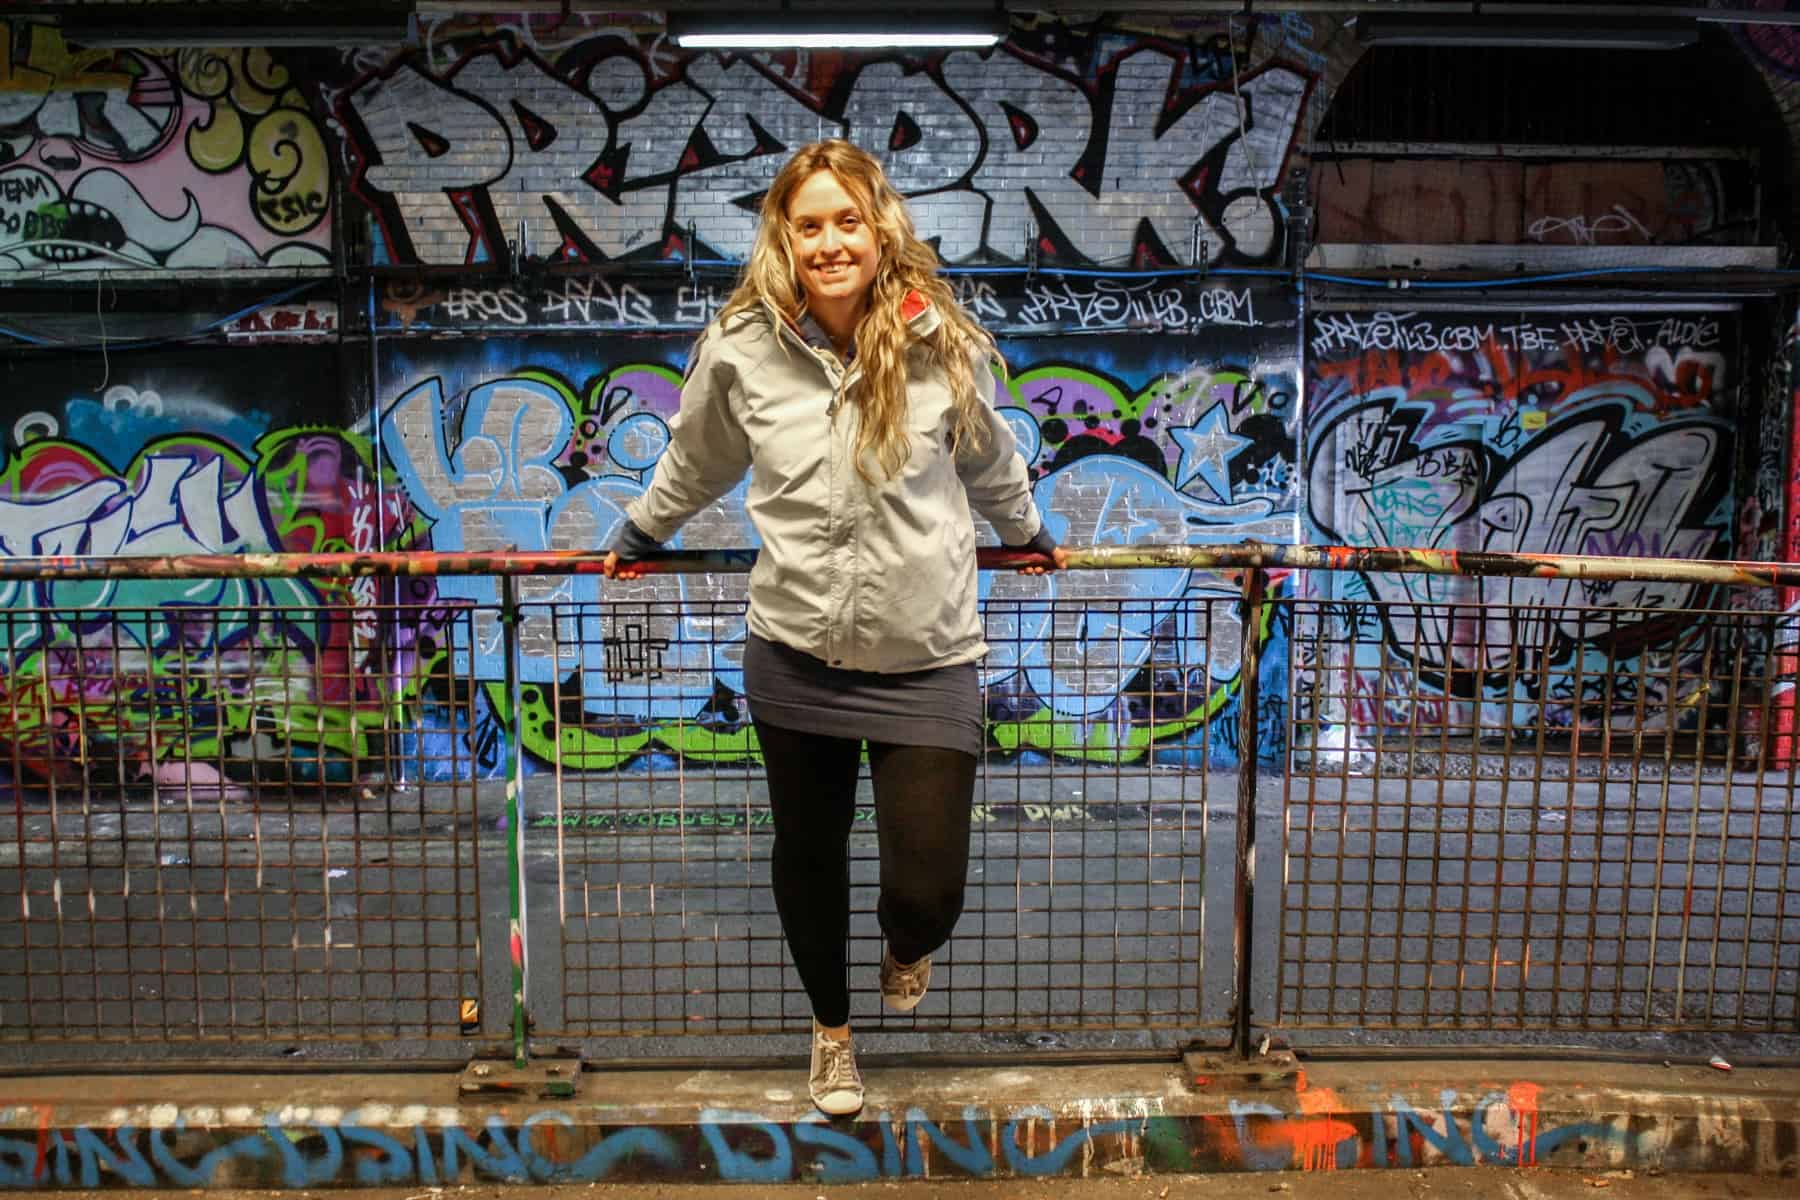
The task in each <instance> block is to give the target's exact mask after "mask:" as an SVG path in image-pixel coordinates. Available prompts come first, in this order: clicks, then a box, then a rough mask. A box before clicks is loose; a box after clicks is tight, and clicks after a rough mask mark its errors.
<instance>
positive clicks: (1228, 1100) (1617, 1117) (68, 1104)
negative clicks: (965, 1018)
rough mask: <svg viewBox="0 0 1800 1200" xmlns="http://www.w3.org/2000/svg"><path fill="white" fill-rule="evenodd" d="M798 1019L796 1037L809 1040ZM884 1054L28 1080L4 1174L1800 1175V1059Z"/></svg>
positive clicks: (16, 1091) (20, 1082)
mask: <svg viewBox="0 0 1800 1200" xmlns="http://www.w3.org/2000/svg"><path fill="white" fill-rule="evenodd" d="M796 1040H797V1039H796ZM1302 1067H1303V1070H1302V1071H1301V1072H1300V1073H1299V1074H1298V1075H1297V1076H1296V1077H1295V1078H1294V1080H1293V1082H1292V1085H1291V1086H1288V1087H1286V1088H1283V1089H1270V1088H1267V1087H1264V1086H1260V1085H1250V1086H1245V1087H1238V1086H1235V1085H1234V1084H1233V1083H1232V1081H1231V1078H1230V1077H1229V1076H1220V1077H1217V1078H1211V1079H1209V1080H1207V1081H1206V1082H1205V1083H1203V1084H1199V1085H1196V1084H1195V1083H1194V1082H1193V1081H1191V1080H1190V1079H1189V1078H1188V1076H1187V1075H1186V1073H1185V1072H1183V1071H1182V1070H1181V1069H1180V1065H1179V1064H1178V1063H1174V1062H1171V1063H1169V1064H1166V1065H1163V1064H1155V1065H1143V1064H1128V1065H1110V1066H1072V1065H1056V1064H1053V1063H1044V1064H1042V1065H1039V1064H1035V1063H1032V1062H1030V1061H1029V1060H1025V1061H1019V1062H1015V1063H1011V1064H1007V1065H982V1066H954V1067H950V1066H937V1067H933V1066H921V1065H919V1064H918V1063H917V1062H916V1061H908V1062H905V1063H903V1064H900V1065H891V1064H888V1063H884V1062H881V1061H879V1060H876V1061H872V1062H867V1063H865V1064H864V1076H865V1079H866V1083H867V1086H868V1106H867V1108H866V1109H865V1110H864V1111H863V1114H862V1116H861V1117H860V1118H858V1119H856V1120H852V1121H837V1122H829V1123H828V1122H826V1121H824V1120H823V1119H821V1118H819V1117H818V1116H817V1115H816V1114H815V1113H814V1112H813V1110H812V1107H811V1105H810V1104H809V1103H808V1102H807V1100H806V1080H805V1075H804V1070H803V1068H802V1067H801V1066H800V1065H799V1061H798V1060H796V1062H795V1065H794V1066H792V1067H787V1068H782V1069H779V1070H771V1069H757V1070H741V1071H739V1070H733V1071H715V1070H684V1071H652V1070H632V1071H620V1072H611V1073H598V1072H588V1073H585V1074H584V1075H583V1076H582V1078H581V1080H580V1086H579V1091H578V1094H577V1095H576V1097H575V1098H574V1099H570V1100H557V1101H536V1100H502V1101H495V1100H490V1099H478V1100H459V1099H458V1091H457V1089H458V1082H459V1076H458V1074H457V1073H454V1072H443V1073H439V1072H421V1073H405V1074H393V1073H384V1074H376V1075H368V1074H356V1073H354V1072H353V1071H348V1070H347V1071H346V1072H345V1073H343V1074H329V1075H321V1074H307V1075H294V1074H248V1073H231V1074H225V1073H218V1072H214V1073H208V1074H204V1075H168V1074H164V1075H158V1074H148V1073H145V1072H143V1071H133V1072H131V1073H128V1074H127V1073H121V1074H118V1075H94V1074H85V1075H81V1076H34V1077H13V1078H9V1079H6V1080H5V1082H4V1085H3V1086H4V1093H3V1094H4V1099H0V1186H4V1187H11V1188H39V1189H42V1188H93V1187H108V1186H137V1187H179V1188H207V1187H214V1188H224V1187H287V1188H293V1187H313V1188H318V1187H356V1186H367V1185H421V1186H433V1185H448V1184H454V1183H473V1182H495V1181H512V1182H519V1183H531V1182H546V1181H593V1180H602V1179H604V1180H619V1181H624V1180H683V1181H695V1180H719V1181H724V1182H751V1183H766V1182H772V1181H789V1180H799V1181H814V1182H819V1183H830V1182H854V1181H867V1180H877V1179H900V1178H919V1177H933V1178H938V1177H951V1178H954V1177H959V1176H994V1177H1041V1176H1052V1175H1073V1176H1109V1175H1127V1176H1129V1175H1137V1174H1150V1173H1158V1172H1205V1171H1273V1170H1286V1169H1307V1170H1327V1171H1328V1170H1352V1169H1380V1168H1392V1167H1405V1168H1419V1167H1429V1166H1434V1165H1448V1164H1457V1165H1465V1166H1466V1165H1476V1166H1485V1167H1489V1168H1492V1169H1493V1170H1495V1171H1497V1172H1505V1171H1517V1170H1521V1169H1524V1170H1529V1169H1531V1168H1532V1167H1534V1166H1543V1165H1559V1166H1570V1167H1583V1168H1632V1169H1637V1170H1658V1169H1660V1170H1663V1171H1669V1172H1675V1171H1745V1172H1755V1173H1759V1174H1781V1175H1793V1174H1796V1173H1800V1069H1779V1070H1777V1069H1748V1070H1737V1071H1733V1072H1731V1073H1729V1074H1727V1073H1724V1072H1719V1071H1714V1070H1709V1069H1708V1068H1706V1067H1704V1066H1699V1067H1690V1066H1676V1067H1661V1066H1626V1065H1618V1064H1612V1063H1594V1062H1580V1061H1571V1060H1568V1059H1558V1060H1555V1061H1532V1060H1516V1061H1507V1062H1498V1061H1468V1060H1463V1061H1454V1060H1443V1061H1419V1060H1408V1061H1399V1062H1396V1061H1378V1062H1354V1063H1353V1062H1343V1061H1331V1062H1304V1061H1303V1063H1302Z"/></svg>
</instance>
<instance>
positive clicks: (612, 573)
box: [600, 550, 644, 579]
mask: <svg viewBox="0 0 1800 1200" xmlns="http://www.w3.org/2000/svg"><path fill="white" fill-rule="evenodd" d="M600 573H601V574H602V575H604V576H606V577H607V578H608V579H642V578H643V577H644V564H643V563H641V562H638V561H636V560H635V559H629V558H620V557H619V552H618V551H617V550H609V551H607V553H606V557H605V558H603V559H601V560H600Z"/></svg>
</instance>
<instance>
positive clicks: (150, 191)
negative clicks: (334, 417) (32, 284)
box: [0, 22, 332, 272]
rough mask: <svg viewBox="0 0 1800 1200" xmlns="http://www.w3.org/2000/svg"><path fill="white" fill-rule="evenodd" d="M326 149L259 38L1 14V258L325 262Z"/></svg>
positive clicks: (8, 263) (156, 266)
mask: <svg viewBox="0 0 1800 1200" xmlns="http://www.w3.org/2000/svg"><path fill="white" fill-rule="evenodd" d="M331 196H332V156H331V153H330V151H329V150H328V149H327V146H326V141H325V134H324V131H323V130H322V128H321V126H320V122H319V121H318V120H317V119H316V118H315V116H314V115H313V111H312V108H311V106H310V104H309V102H308V101H307V100H306V99H305V98H304V95H303V93H302V89H301V80H299V79H298V78H296V77H295V76H294V74H293V73H292V72H290V70H289V69H288V68H287V67H285V66H283V65H281V64H280V63H278V62H277V61H276V60H275V58H274V57H273V56H272V55H271V54H270V53H269V52H268V51H264V50H247V49H235V50H184V51H181V52H179V53H156V52H152V51H136V50H90V49H85V48H82V47H79V46H74V45H71V44H69V43H68V42H66V41H64V39H63V37H62V35H61V33H59V32H58V31H57V30H56V29H55V28H54V27H52V26H50V25H38V24H26V23H9V22H0V270H11V271H22V270H29V271H34V272H44V271H49V272H55V271H66V270H83V271H94V270H117V269H137V270H162V269H189V268H221V267H258V266H266V267H309V266H310V267H319V266H325V265H327V264H328V263H329V262H330V257H331Z"/></svg>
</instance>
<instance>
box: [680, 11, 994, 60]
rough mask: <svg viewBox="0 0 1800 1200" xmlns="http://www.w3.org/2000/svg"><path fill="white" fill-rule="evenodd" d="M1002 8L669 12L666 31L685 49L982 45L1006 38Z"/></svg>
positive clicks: (922, 47) (968, 47)
mask: <svg viewBox="0 0 1800 1200" xmlns="http://www.w3.org/2000/svg"><path fill="white" fill-rule="evenodd" d="M1007 28H1008V22H1007V20H1006V15H1005V13H1003V12H999V11H993V12H972V13H971V12H946V13H938V12H920V13H914V14H901V15H898V16H883V17H860V16H841V15H838V16H833V15H830V14H827V13H806V12H783V13H769V14H761V15H740V16H731V15H707V14H703V13H676V12H671V13H670V14H669V36H670V37H671V38H673V39H674V41H675V43H676V44H677V45H679V46H681V47H682V48H683V49H688V50H779V49H806V50H876V49H884V48H887V49H892V48H899V49H927V48H930V49H957V48H964V49H976V50H979V49H985V48H987V47H989V46H992V45H994V43H996V42H998V41H1000V39H1002V38H1004V37H1005V36H1006V33H1007Z"/></svg>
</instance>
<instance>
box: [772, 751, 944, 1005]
mask: <svg viewBox="0 0 1800 1200" xmlns="http://www.w3.org/2000/svg"><path fill="white" fill-rule="evenodd" d="M756 736H757V739H758V740H759V741H760V742H761V743H762V754H763V762H764V764H765V765H766V766H767V768H768V775H769V808H770V809H771V810H772V812H773V814H774V818H775V851H774V855H773V861H772V869H771V875H772V876H773V882H774V886H775V908H776V911H777V912H779V913H780V914H781V929H782V932H783V933H785V934H786V935H787V944H788V952H789V953H790V954H792V955H793V956H794V966H795V967H796V968H798V969H799V972H800V982H801V983H802V984H804V985H805V986H806V994H807V997H808V998H809V999H810V1000H811V1001H812V1009H813V1017H814V1018H815V1019H816V1020H817V1021H818V1022H819V1024H821V1025H827V1026H838V1025H843V1024H846V1023H848V1022H849V1020H850V989H849V986H848V985H847V983H846V982H845V978H844V976H845V972H846V969H847V964H846V961H845V954H844V943H845V941H846V940H847V939H848V937H849V935H850V852H849V847H850V826H851V823H852V821H854V819H855V817H856V774H857V768H858V765H859V760H860V759H861V757H862V742H861V741H860V740H856V739H852V738H836V737H827V736H825V735H823V734H816V733H801V732H800V731H798V730H794V729H784V728H782V727H780V726H778V725H770V724H768V723H767V722H766V721H757V722H756ZM869 771H870V774H871V775H872V776H873V777H874V783H875V832H876V836H877V837H878V838H879V839H880V845H881V900H880V901H879V903H877V905H876V907H875V914H876V917H877V919H878V920H879V921H880V922H881V931H882V932H883V933H884V934H886V935H887V942H888V950H889V952H890V953H891V954H893V956H894V959H895V960H896V961H897V962H903V963H911V962H917V961H918V960H919V959H921V958H923V957H924V956H925V955H927V954H930V953H931V952H932V951H933V950H936V949H937V948H938V947H939V946H941V945H943V944H944V943H945V942H946V941H948V940H949V939H950V930H951V929H952V928H954V927H955V925H956V918H957V917H959V916H961V915H962V906H963V885H964V883H965V882H966V880H967V878H968V873H969V818H970V809H971V807H972V803H973V801H974V798H975V756H974V755H972V754H965V753H963V752H962V751H960V750H947V749H943V748H941V747H937V746H895V745H890V744H888V743H886V742H870V743H869Z"/></svg>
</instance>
